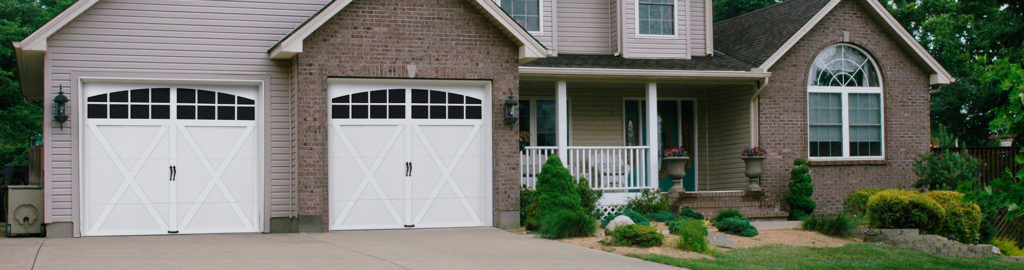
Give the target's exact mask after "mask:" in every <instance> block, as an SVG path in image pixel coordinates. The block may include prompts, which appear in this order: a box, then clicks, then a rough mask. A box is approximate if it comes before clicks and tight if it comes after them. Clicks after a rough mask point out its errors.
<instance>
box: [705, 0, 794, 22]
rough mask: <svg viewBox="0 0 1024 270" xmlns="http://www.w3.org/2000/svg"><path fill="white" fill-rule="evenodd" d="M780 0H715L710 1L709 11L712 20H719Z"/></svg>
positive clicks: (779, 0) (776, 2)
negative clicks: (710, 7)
mask: <svg viewBox="0 0 1024 270" xmlns="http://www.w3.org/2000/svg"><path fill="white" fill-rule="evenodd" d="M779 2H782V1H781V0H715V1H714V2H713V3H712V7H713V9H712V10H711V12H713V13H714V14H712V16H714V17H713V18H714V21H716V22H717V21H721V20H725V19H728V18H732V17H736V16H739V15H743V14H745V13H747V12H751V11H755V10H758V9H761V8H764V7H767V6H771V5H774V4H778V3H779Z"/></svg>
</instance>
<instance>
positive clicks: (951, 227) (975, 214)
mask: <svg viewBox="0 0 1024 270" xmlns="http://www.w3.org/2000/svg"><path fill="white" fill-rule="evenodd" d="M924 195H925V196H928V197H929V198H932V199H933V200H935V201H936V202H938V203H939V205H941V206H942V208H943V209H945V210H946V219H945V220H944V221H943V222H942V229H941V230H940V231H939V235H941V236H949V235H954V236H956V239H957V240H958V241H960V242H964V243H970V242H973V241H974V237H977V236H980V234H979V231H980V230H981V207H978V205H977V204H975V203H973V202H964V194H961V193H959V192H954V191H931V192H928V193H925V194H924Z"/></svg>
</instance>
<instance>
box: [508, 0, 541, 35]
mask: <svg viewBox="0 0 1024 270" xmlns="http://www.w3.org/2000/svg"><path fill="white" fill-rule="evenodd" d="M540 1H541V0H501V9H504V10H505V13H508V15H509V16H511V17H512V19H514V20H516V22H518V23H519V25H522V26H523V28H525V29H526V31H530V32H539V31H540Z"/></svg>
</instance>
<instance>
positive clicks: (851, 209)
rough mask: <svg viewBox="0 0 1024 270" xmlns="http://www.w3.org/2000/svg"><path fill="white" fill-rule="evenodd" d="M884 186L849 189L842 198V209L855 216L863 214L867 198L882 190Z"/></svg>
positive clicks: (866, 206)
mask: <svg viewBox="0 0 1024 270" xmlns="http://www.w3.org/2000/svg"><path fill="white" fill-rule="evenodd" d="M883 190H885V189H884V188H862V189H854V190H853V191H850V194H849V195H846V200H843V210H845V211H846V213H848V214H851V215H856V216H864V213H866V212H867V210H868V199H869V198H871V196H874V195H875V194H877V193H879V192H882V191H883Z"/></svg>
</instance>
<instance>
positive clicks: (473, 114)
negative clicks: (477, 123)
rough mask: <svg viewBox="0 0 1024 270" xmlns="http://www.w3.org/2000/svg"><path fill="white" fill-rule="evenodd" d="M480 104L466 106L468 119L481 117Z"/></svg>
mask: <svg viewBox="0 0 1024 270" xmlns="http://www.w3.org/2000/svg"><path fill="white" fill-rule="evenodd" d="M480 116H481V114H480V106H466V119H480Z"/></svg>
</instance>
